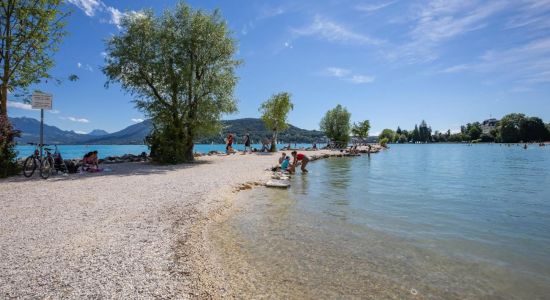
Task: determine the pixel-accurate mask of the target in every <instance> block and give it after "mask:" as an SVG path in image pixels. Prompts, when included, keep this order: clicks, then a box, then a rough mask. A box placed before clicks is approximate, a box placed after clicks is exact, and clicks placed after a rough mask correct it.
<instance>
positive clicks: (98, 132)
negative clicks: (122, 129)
mask: <svg viewBox="0 0 550 300" xmlns="http://www.w3.org/2000/svg"><path fill="white" fill-rule="evenodd" d="M108 134H109V133H108V132H107V131H105V130H101V129H94V130H92V131H90V132H88V135H93V136H102V135H108Z"/></svg>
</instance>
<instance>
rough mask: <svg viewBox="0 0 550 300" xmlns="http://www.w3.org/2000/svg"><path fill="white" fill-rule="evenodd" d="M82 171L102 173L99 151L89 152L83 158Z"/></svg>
mask: <svg viewBox="0 0 550 300" xmlns="http://www.w3.org/2000/svg"><path fill="white" fill-rule="evenodd" d="M82 171H86V172H92V173H93V172H100V171H101V169H100V168H99V159H98V157H97V150H96V151H91V152H88V153H86V154H85V155H84V157H83V158H82Z"/></svg>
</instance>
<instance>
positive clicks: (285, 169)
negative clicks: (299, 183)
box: [281, 156, 290, 172]
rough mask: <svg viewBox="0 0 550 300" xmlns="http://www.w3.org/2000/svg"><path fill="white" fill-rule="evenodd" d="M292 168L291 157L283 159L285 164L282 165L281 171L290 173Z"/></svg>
mask: <svg viewBox="0 0 550 300" xmlns="http://www.w3.org/2000/svg"><path fill="white" fill-rule="evenodd" d="M289 166H290V156H286V157H285V158H284V159H283V162H282V163H281V170H282V171H283V172H286V171H288V167H289Z"/></svg>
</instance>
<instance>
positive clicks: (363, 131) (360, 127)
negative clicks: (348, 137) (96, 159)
mask: <svg viewBox="0 0 550 300" xmlns="http://www.w3.org/2000/svg"><path fill="white" fill-rule="evenodd" d="M369 130H370V122H369V120H365V121H363V122H359V123H357V124H355V123H353V127H352V128H351V133H352V134H353V135H354V136H356V137H358V138H359V139H360V140H361V142H363V143H364V142H365V139H366V138H368V137H369Z"/></svg>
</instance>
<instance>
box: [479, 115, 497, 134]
mask: <svg viewBox="0 0 550 300" xmlns="http://www.w3.org/2000/svg"><path fill="white" fill-rule="evenodd" d="M497 123H498V120H497V119H495V118H491V119H487V120H485V121H483V123H481V130H482V132H483V133H484V134H489V133H490V132H491V130H493V129H496V128H497Z"/></svg>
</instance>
